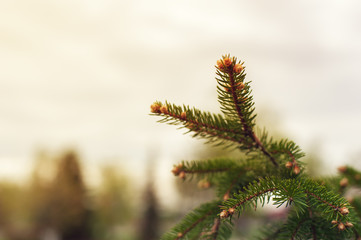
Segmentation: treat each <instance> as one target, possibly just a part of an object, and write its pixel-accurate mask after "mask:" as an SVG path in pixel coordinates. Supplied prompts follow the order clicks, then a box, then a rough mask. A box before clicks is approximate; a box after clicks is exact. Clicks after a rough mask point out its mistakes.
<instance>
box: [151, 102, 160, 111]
mask: <svg viewBox="0 0 361 240" xmlns="http://www.w3.org/2000/svg"><path fill="white" fill-rule="evenodd" d="M150 111H151V112H152V113H160V105H159V104H158V103H153V104H152V105H150Z"/></svg>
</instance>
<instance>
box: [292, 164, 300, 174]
mask: <svg viewBox="0 0 361 240" xmlns="http://www.w3.org/2000/svg"><path fill="white" fill-rule="evenodd" d="M300 171H301V170H300V167H299V166H297V165H296V166H295V167H294V168H293V172H294V174H296V175H298V174H299V173H300Z"/></svg>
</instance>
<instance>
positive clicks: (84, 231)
mask: <svg viewBox="0 0 361 240" xmlns="http://www.w3.org/2000/svg"><path fill="white" fill-rule="evenodd" d="M56 171H57V173H56V177H55V179H54V180H53V182H52V184H51V189H50V190H49V194H50V195H49V201H48V203H47V204H46V206H45V209H44V210H46V215H47V218H48V219H49V222H50V224H51V226H52V227H54V228H55V230H56V231H57V232H58V233H59V235H60V237H61V239H64V240H89V239H91V229H90V220H91V215H90V210H89V207H88V204H89V199H88V196H87V191H86V188H85V185H84V182H83V176H82V172H81V168H80V165H79V159H78V156H77V154H76V153H75V152H74V151H68V152H66V153H65V154H63V155H62V156H61V158H60V160H59V163H58V167H57V170H56Z"/></svg>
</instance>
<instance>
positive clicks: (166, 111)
mask: <svg viewBox="0 0 361 240" xmlns="http://www.w3.org/2000/svg"><path fill="white" fill-rule="evenodd" d="M159 110H160V112H161V113H164V114H167V113H168V108H167V106H165V105H163V106H161V107H160V109H159Z"/></svg>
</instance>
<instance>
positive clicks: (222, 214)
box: [219, 210, 228, 218]
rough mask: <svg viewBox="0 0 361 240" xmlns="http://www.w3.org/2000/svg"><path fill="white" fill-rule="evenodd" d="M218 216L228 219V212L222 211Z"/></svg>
mask: <svg viewBox="0 0 361 240" xmlns="http://www.w3.org/2000/svg"><path fill="white" fill-rule="evenodd" d="M219 216H220V217H221V218H226V217H228V212H227V211H226V210H223V211H222V212H221V213H220V214H219Z"/></svg>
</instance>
